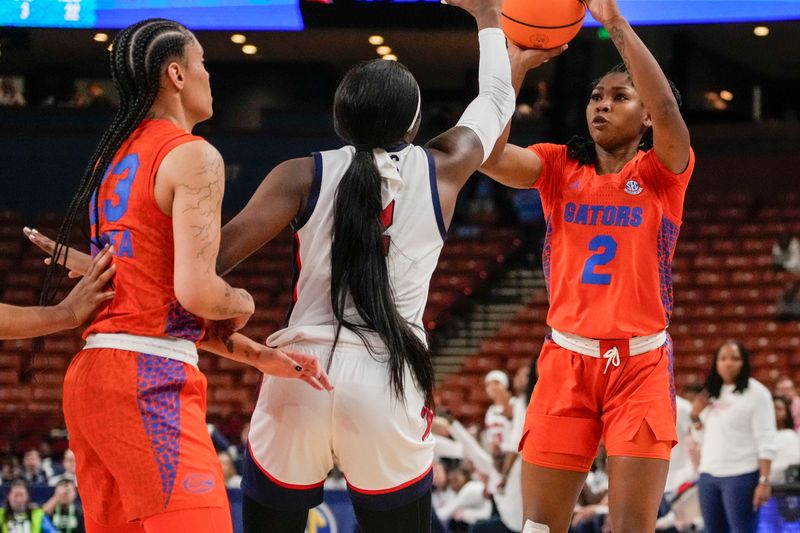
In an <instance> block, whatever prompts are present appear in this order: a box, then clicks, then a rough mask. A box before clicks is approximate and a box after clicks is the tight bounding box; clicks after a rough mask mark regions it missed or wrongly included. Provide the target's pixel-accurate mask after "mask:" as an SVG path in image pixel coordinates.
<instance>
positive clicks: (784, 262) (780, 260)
mask: <svg viewBox="0 0 800 533" xmlns="http://www.w3.org/2000/svg"><path fill="white" fill-rule="evenodd" d="M772 264H773V266H775V268H778V269H782V270H788V271H789V272H800V241H798V240H797V237H792V236H791V235H789V234H788V233H781V234H780V235H779V236H778V240H777V242H775V244H773V245H772Z"/></svg>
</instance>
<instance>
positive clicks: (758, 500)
mask: <svg viewBox="0 0 800 533" xmlns="http://www.w3.org/2000/svg"><path fill="white" fill-rule="evenodd" d="M771 497H772V488H770V486H769V485H767V484H762V483H759V484H758V485H757V486H756V491H755V492H754V493H753V510H754V511H758V509H759V508H760V507H761V506H762V505H764V504H765V503H767V501H769V499H770V498H771Z"/></svg>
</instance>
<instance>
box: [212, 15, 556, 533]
mask: <svg viewBox="0 0 800 533" xmlns="http://www.w3.org/2000/svg"><path fill="white" fill-rule="evenodd" d="M450 3H452V4H457V5H459V6H460V7H462V8H464V9H465V10H467V11H468V12H469V13H471V14H472V15H473V16H474V17H475V19H476V21H477V24H478V28H479V34H478V36H479V43H480V54H481V56H480V68H479V84H480V94H479V95H478V97H477V98H476V99H475V100H473V102H472V103H471V104H470V105H469V106H468V108H467V109H466V111H465V112H464V115H463V116H462V118H461V120H460V121H459V122H458V124H457V125H456V126H455V127H454V128H452V129H450V130H448V131H447V132H445V133H443V134H441V135H439V136H438V137H436V138H435V139H433V140H432V141H431V142H429V143H428V144H427V145H426V146H425V147H421V146H415V145H413V144H410V143H411V142H412V141H413V139H414V136H415V135H416V133H417V130H418V128H419V123H420V91H419V87H418V85H417V82H416V80H415V79H414V77H413V76H412V75H411V73H410V72H409V71H408V70H407V69H406V68H405V67H404V66H402V65H401V64H399V63H397V62H394V61H383V60H376V61H371V62H366V63H362V64H360V65H358V66H356V67H354V68H353V69H351V70H350V71H349V72H348V73H347V74H346V75H345V77H344V79H343V80H342V82H341V83H340V85H339V87H338V89H337V91H336V96H335V101H334V121H335V127H336V132H337V134H338V135H339V136H340V137H341V139H342V140H343V141H344V142H345V143H346V144H347V146H344V147H342V148H340V149H338V150H331V151H327V152H320V153H314V154H313V155H312V156H311V157H305V158H300V159H292V160H289V161H286V162H284V163H282V164H280V165H278V166H277V167H276V168H275V169H274V170H273V171H272V172H270V173H269V175H268V176H267V177H266V178H265V179H264V182H263V183H262V184H261V186H260V187H259V189H258V190H257V191H256V193H255V195H254V196H253V198H252V199H251V200H250V202H249V203H248V205H247V206H246V207H245V209H244V210H243V211H242V212H241V213H239V214H238V215H237V216H236V217H235V218H234V219H233V220H232V221H231V222H230V223H228V224H227V225H226V226H225V227H224V228H223V233H222V246H221V250H220V255H219V259H218V262H217V267H218V271H219V272H220V273H225V272H227V271H229V270H230V269H231V268H233V267H234V266H235V265H236V264H238V263H239V262H240V261H242V260H243V259H244V258H246V257H247V256H249V255H250V254H251V253H253V252H254V251H255V250H257V249H258V248H260V247H261V246H262V245H263V244H264V243H266V242H268V241H269V240H270V239H272V238H273V237H274V236H276V235H277V234H278V233H279V232H280V231H281V230H282V229H283V228H284V227H286V226H287V225H289V224H291V227H292V229H293V231H294V240H295V252H296V255H295V277H294V290H293V295H294V302H293V305H292V308H291V309H290V312H289V315H288V318H287V322H286V326H285V327H284V328H283V329H281V330H280V331H278V332H276V333H274V334H273V335H272V336H270V337H269V339H268V341H267V343H268V344H269V345H270V346H275V347H282V348H284V349H289V348H290V347H291V348H292V349H296V350H299V351H302V352H305V353H308V354H312V355H316V356H318V357H319V358H320V360H321V362H322V363H323V364H325V365H326V367H327V368H328V374H329V377H330V380H331V382H332V383H333V386H334V390H333V391H331V392H329V393H322V394H320V393H319V392H318V391H313V392H311V389H310V388H309V391H306V390H305V389H304V388H303V386H302V385H295V384H294V383H293V382H292V381H291V380H284V379H276V378H273V377H271V376H264V378H263V380H262V383H261V388H260V392H259V398H258V402H257V405H256V408H255V411H254V413H253V417H252V421H251V427H250V434H249V446H248V453H247V455H246V458H245V466H244V472H243V481H242V490H243V491H244V524H245V531H246V533H262V532H265V533H266V532H270V533H284V532H285V533H302V532H303V531H304V530H305V527H306V520H307V515H308V510H309V509H310V508H313V507H315V506H317V505H318V504H320V503H321V502H322V495H323V494H322V490H323V489H322V486H323V482H324V481H325V478H326V477H327V475H328V472H329V471H330V470H331V469H332V468H333V465H334V460H336V461H337V464H338V466H339V468H340V469H341V470H342V472H343V473H344V475H345V477H346V479H347V483H348V488H349V491H350V495H351V498H352V501H353V505H354V508H355V512H356V516H357V519H358V522H359V525H360V527H361V530H362V531H364V532H366V533H373V532H376V533H377V532H380V533H392V532H398V533H400V532H402V533H415V532H427V531H429V530H430V527H431V526H430V525H431V481H432V462H433V438H432V436H431V434H430V424H431V421H432V418H433V413H432V411H431V408H432V389H433V379H434V377H433V369H432V365H431V361H430V354H429V352H428V348H427V343H426V340H425V332H424V330H423V326H422V314H423V311H424V308H425V304H426V299H427V294H428V286H429V283H430V279H431V275H432V274H433V271H434V269H435V267H436V263H437V260H438V257H439V252H440V251H441V249H442V245H443V244H444V239H445V237H446V229H447V225H448V223H449V221H450V219H451V217H452V214H453V208H454V206H455V202H456V196H457V195H458V191H459V190H460V189H461V187H462V185H463V184H464V183H465V182H466V180H467V179H468V178H469V176H470V175H471V174H472V173H473V172H475V170H476V169H477V168H478V167H479V166H480V165H481V163H482V162H483V161H485V160H486V158H488V157H489V155H490V153H491V151H492V148H493V146H494V144H495V141H496V140H497V138H498V137H499V135H500V133H501V132H502V130H503V128H504V127H505V125H506V123H507V122H508V120H509V119H510V117H511V115H512V113H513V110H514V104H515V96H514V89H513V88H512V86H511V69H510V65H509V58H508V52H507V50H506V41H505V38H504V36H503V33H502V31H501V30H500V28H499V26H500V5H501V0H451V2H450ZM560 52H561V50H554V51H549V52H542V51H529V52H524V53H526V54H531V55H532V56H533V58H534V60H538V62H539V63H542V62H544V61H546V60H548V59H549V58H551V57H554V56H555V55H557V54H558V53H560ZM534 60H532V61H531V62H528V64H530V63H534V62H535V61H534Z"/></svg>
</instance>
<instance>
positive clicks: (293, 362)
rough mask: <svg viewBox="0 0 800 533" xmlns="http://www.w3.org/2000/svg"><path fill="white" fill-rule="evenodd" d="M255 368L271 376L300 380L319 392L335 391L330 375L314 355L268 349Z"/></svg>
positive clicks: (263, 352) (262, 354)
mask: <svg viewBox="0 0 800 533" xmlns="http://www.w3.org/2000/svg"><path fill="white" fill-rule="evenodd" d="M255 366H256V368H258V369H259V370H260V371H262V372H263V373H265V374H269V375H270V376H275V377H279V378H294V379H300V380H302V381H305V382H306V383H308V384H309V385H311V386H312V387H314V388H315V389H317V390H327V391H330V390H333V385H331V382H330V380H329V379H328V374H326V373H325V370H323V369H322V366H321V365H320V364H319V359H317V358H316V357H314V356H313V355H308V354H304V353H301V352H295V351H283V350H280V349H278V348H269V347H267V348H265V349H264V350H262V351H261V352H260V353H259V356H258V361H257V363H256V365H255Z"/></svg>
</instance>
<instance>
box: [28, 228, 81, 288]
mask: <svg viewBox="0 0 800 533" xmlns="http://www.w3.org/2000/svg"><path fill="white" fill-rule="evenodd" d="M22 233H24V234H25V236H26V237H27V238H28V240H29V241H31V242H32V243H33V244H35V245H36V246H37V247H39V249H40V250H42V251H43V252H44V253H45V254H47V257H46V258H45V260H44V262H45V264H46V265H49V264H50V263H51V259H50V258H51V257H52V256H53V252H54V251H55V249H56V243H55V241H54V240H53V239H51V238H50V237H48V236H46V235H43V234H41V233H39V232H38V231H37V230H35V229H31V228H22ZM65 255H66V256H67V260H66V264H65V262H64V256H65ZM58 264H60V265H62V266H65V267H67V268H68V269H69V277H70V278H79V277H81V276H83V275H84V274H85V273H86V272H87V271H88V270H89V268H90V267H91V265H92V257H91V256H90V255H89V254H85V253H83V252H79V251H78V250H76V249H74V248H69V254H67V249H62V250H61V254H60V256H59V258H58Z"/></svg>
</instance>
